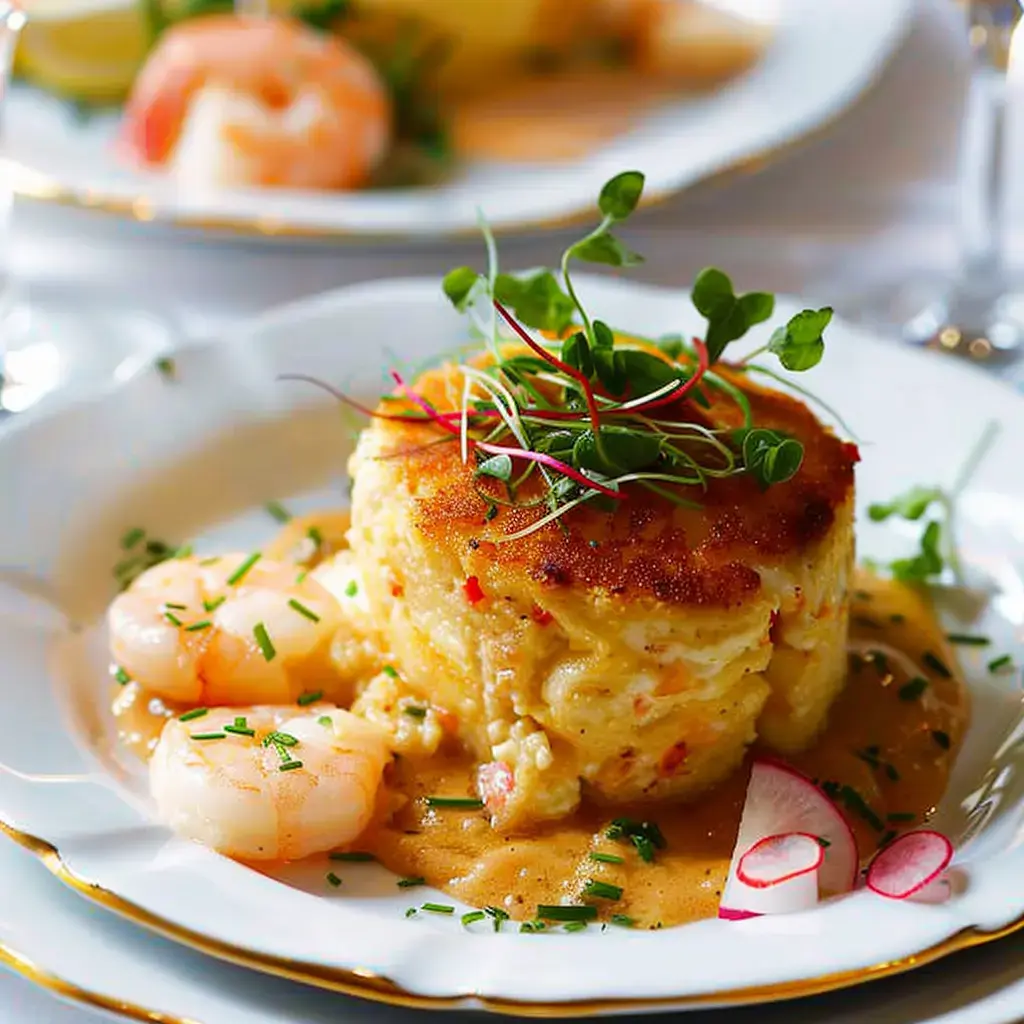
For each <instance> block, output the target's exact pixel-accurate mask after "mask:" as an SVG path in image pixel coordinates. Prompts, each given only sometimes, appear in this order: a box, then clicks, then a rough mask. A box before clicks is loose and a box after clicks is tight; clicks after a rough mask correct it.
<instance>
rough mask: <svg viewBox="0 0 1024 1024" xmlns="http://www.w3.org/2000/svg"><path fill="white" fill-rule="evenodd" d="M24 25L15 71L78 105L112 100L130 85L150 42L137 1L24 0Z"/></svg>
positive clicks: (124, 93) (119, 96)
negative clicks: (76, 102)
mask: <svg viewBox="0 0 1024 1024" xmlns="http://www.w3.org/2000/svg"><path fill="white" fill-rule="evenodd" d="M24 7H25V11H26V13H27V14H28V24H27V25H26V26H25V28H24V30H23V31H22V37H21V40H20V41H19V43H18V50H17V54H16V56H15V65H14V66H15V72H16V74H18V75H20V76H22V77H23V78H26V79H28V80H29V81H30V82H34V83H35V84H36V85H39V86H41V87H42V88H44V89H47V90H49V91H51V92H55V93H59V94H60V95H62V96H66V97H68V98H69V99H73V100H77V101H79V102H81V103H92V104H102V103H112V102H116V101H117V100H120V99H123V98H124V96H125V95H126V94H127V92H128V90H129V89H130V88H131V84H132V81H133V79H134V78H135V74H136V72H137V71H138V69H139V67H140V66H141V65H142V62H143V60H144V59H145V56H146V51H147V50H148V48H149V45H150V29H149V23H148V20H147V18H146V13H145V10H144V6H143V4H141V3H139V2H138V0H24Z"/></svg>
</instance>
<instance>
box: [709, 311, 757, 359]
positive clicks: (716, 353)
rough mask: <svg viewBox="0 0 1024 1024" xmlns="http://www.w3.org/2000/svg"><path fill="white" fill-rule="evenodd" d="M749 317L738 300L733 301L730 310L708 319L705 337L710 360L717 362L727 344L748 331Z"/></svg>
mask: <svg viewBox="0 0 1024 1024" xmlns="http://www.w3.org/2000/svg"><path fill="white" fill-rule="evenodd" d="M748 326H749V325H748V324H747V318H746V316H745V315H744V313H743V309H742V307H741V306H740V304H739V303H738V302H735V301H734V302H733V304H732V306H731V307H730V308H729V310H728V312H726V313H724V314H723V315H721V316H717V317H713V318H712V319H710V320H709V321H708V330H707V334H706V335H705V337H704V344H705V345H707V349H708V360H709V362H711V363H714V362H717V361H718V359H719V357H720V356H721V355H722V352H723V351H724V350H725V346H726V345H728V344H729V342H730V341H736V340H737V339H739V338H742V337H743V335H744V334H746V333H747V327H748Z"/></svg>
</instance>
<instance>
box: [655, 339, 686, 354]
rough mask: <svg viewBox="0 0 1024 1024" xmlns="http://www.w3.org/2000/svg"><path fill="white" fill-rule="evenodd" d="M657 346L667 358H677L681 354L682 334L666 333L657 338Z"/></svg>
mask: <svg viewBox="0 0 1024 1024" xmlns="http://www.w3.org/2000/svg"><path fill="white" fill-rule="evenodd" d="M658 348H660V349H661V351H662V352H664V353H665V355H667V356H668V357H669V359H678V358H679V357H680V356H681V355H682V354H683V336H682V335H681V334H666V335H664V336H663V337H661V338H659V339H658Z"/></svg>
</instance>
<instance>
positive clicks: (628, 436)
mask: <svg viewBox="0 0 1024 1024" xmlns="http://www.w3.org/2000/svg"><path fill="white" fill-rule="evenodd" d="M601 449H602V451H603V456H602V453H601V452H599V451H598V448H597V441H596V439H595V437H594V433H593V431H591V430H586V431H584V432H583V433H582V434H580V435H579V437H578V438H577V439H576V444H575V446H574V448H573V453H572V454H573V462H574V463H575V464H576V466H577V468H579V469H589V470H592V471H593V472H596V473H603V474H605V475H607V476H618V475H619V474H621V473H632V472H635V471H636V470H640V469H645V468H646V467H648V466H650V465H652V464H653V463H654V462H656V461H657V460H658V456H659V455H660V454H661V438H660V437H659V436H658V435H657V434H649V433H641V432H639V431H633V430H628V429H625V428H622V427H602V428H601Z"/></svg>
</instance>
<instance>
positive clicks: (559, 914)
mask: <svg viewBox="0 0 1024 1024" xmlns="http://www.w3.org/2000/svg"><path fill="white" fill-rule="evenodd" d="M537 917H539V918H541V919H542V920H545V921H594V920H596V919H597V907H593V906H591V905H590V904H573V905H569V906H566V905H563V904H554V905H551V904H547V903H541V904H540V905H539V906H538V907H537Z"/></svg>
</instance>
